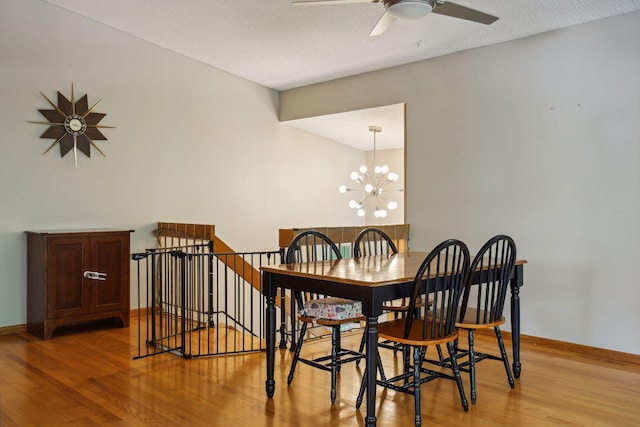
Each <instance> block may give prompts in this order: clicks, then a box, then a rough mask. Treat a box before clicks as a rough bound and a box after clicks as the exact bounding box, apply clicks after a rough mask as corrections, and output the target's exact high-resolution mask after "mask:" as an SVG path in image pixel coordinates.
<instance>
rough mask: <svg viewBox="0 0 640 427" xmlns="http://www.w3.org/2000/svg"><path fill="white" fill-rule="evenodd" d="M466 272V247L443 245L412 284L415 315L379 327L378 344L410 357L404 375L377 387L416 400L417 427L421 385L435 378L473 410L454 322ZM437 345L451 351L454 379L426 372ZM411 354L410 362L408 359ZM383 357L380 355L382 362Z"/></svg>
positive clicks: (458, 243)
mask: <svg viewBox="0 0 640 427" xmlns="http://www.w3.org/2000/svg"><path fill="white" fill-rule="evenodd" d="M468 268H469V250H468V249H467V246H466V245H465V244H464V243H463V242H461V241H459V240H447V241H445V242H442V243H441V244H439V245H438V246H436V247H435V248H434V249H433V250H432V251H431V252H430V253H429V254H428V255H427V257H426V258H425V259H424V261H423V262H422V264H421V265H420V268H419V269H418V272H417V274H416V276H415V279H414V280H413V289H412V294H411V299H410V301H409V311H408V313H411V315H408V316H407V317H406V318H404V319H394V320H390V321H386V322H382V323H380V324H379V325H378V338H379V339H385V340H390V341H393V342H397V343H400V344H402V345H403V347H404V350H405V351H404V353H405V355H406V356H407V357H406V358H405V360H404V369H403V372H402V374H400V375H397V376H394V377H392V378H384V376H383V375H381V378H380V379H378V380H376V384H377V385H379V386H382V387H385V388H389V389H392V390H395V391H399V392H402V393H408V394H412V395H413V397H414V407H415V425H416V426H420V425H421V424H422V417H421V412H420V385H421V384H423V383H426V382H428V381H431V380H433V379H436V378H447V379H452V380H455V381H456V384H457V386H458V392H459V394H460V401H461V403H462V407H463V408H464V410H465V411H467V410H468V409H469V405H468V402H467V398H466V395H465V392H464V387H463V385H462V378H461V376H460V369H459V368H458V364H457V361H456V352H455V348H454V345H453V344H454V342H455V341H456V339H457V338H458V330H457V329H456V327H455V320H456V314H457V311H458V305H459V301H460V297H461V295H462V291H463V289H464V280H465V276H466V274H467V270H468ZM426 293H430V296H431V299H432V303H431V304H430V305H429V306H425V307H424V311H425V313H424V315H422V316H419V317H417V316H416V315H415V312H416V304H417V302H418V300H419V299H420V298H421V297H422V296H423V295H425V294H426ZM439 344H446V345H447V349H448V351H449V360H450V365H451V375H449V374H447V373H445V372H443V371H441V370H439V371H434V370H429V369H425V368H424V367H423V366H422V364H423V360H424V358H425V354H426V351H427V347H428V346H430V345H439ZM411 354H412V358H411V357H409V355H411ZM379 356H380V355H379V354H378V358H379ZM412 362H413V363H412ZM381 374H383V373H382V372H381ZM366 377H367V374H366V372H365V375H364V377H363V381H362V384H361V386H360V393H359V395H358V398H357V400H356V407H360V405H361V404H362V400H363V395H364V391H365V388H366V381H365V379H366Z"/></svg>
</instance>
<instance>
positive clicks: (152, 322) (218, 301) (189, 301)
mask: <svg viewBox="0 0 640 427" xmlns="http://www.w3.org/2000/svg"><path fill="white" fill-rule="evenodd" d="M131 259H132V260H133V261H134V262H135V265H136V268H135V273H137V294H138V301H137V302H138V305H137V306H138V307H139V308H138V331H139V332H138V345H137V355H136V356H134V358H136V359H137V358H141V357H147V356H151V355H154V354H159V353H166V352H170V353H173V354H177V355H180V356H182V357H185V358H193V357H205V356H220V355H230V354H242V353H249V352H255V351H261V350H264V349H265V347H266V346H265V336H264V329H265V325H264V320H263V319H264V316H263V314H264V307H265V298H264V296H263V294H262V292H261V288H260V286H261V285H260V283H261V281H260V277H259V275H260V272H259V271H260V267H262V266H264V265H273V264H280V263H281V262H282V255H281V251H264V252H245V253H238V252H233V253H214V252H213V244H212V242H210V241H209V242H205V243H202V244H192V245H185V246H180V247H174V248H163V249H148V250H146V251H145V252H141V253H134V254H132V255H131Z"/></svg>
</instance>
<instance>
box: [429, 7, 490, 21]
mask: <svg viewBox="0 0 640 427" xmlns="http://www.w3.org/2000/svg"><path fill="white" fill-rule="evenodd" d="M431 13H437V14H440V15H446V16H451V17H453V18H460V19H465V20H467V21H473V22H478V23H480V24H485V25H491V24H493V23H494V22H496V21H497V20H498V17H497V16H493V15H489V14H488V13H484V12H480V11H478V10H475V9H469V8H468V7H465V6H460V5H459V4H455V3H451V2H446V3H437V4H436V7H434V8H433V10H432V11H431Z"/></svg>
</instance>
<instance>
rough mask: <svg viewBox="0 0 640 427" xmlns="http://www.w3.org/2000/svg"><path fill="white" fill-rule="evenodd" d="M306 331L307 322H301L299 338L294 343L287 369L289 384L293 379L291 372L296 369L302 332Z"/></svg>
mask: <svg viewBox="0 0 640 427" xmlns="http://www.w3.org/2000/svg"><path fill="white" fill-rule="evenodd" d="M306 332H307V324H306V323H303V324H302V328H301V329H300V339H299V340H298V342H297V343H296V350H295V352H294V353H293V360H292V361H291V369H290V370H289V377H288V378H287V385H291V382H292V381H293V374H294V373H295V371H296V365H297V364H298V358H299V357H300V349H301V348H302V341H303V340H302V338H303V337H304V334H305V333H306Z"/></svg>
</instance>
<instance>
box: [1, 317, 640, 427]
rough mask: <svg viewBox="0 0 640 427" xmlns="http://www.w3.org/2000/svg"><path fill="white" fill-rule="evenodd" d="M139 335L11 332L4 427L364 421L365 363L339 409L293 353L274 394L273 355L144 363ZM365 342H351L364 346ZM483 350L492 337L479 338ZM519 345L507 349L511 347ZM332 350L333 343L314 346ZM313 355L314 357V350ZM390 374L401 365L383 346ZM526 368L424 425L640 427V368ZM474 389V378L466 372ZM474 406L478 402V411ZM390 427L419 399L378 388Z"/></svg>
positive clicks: (526, 364)
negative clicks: (269, 386)
mask: <svg viewBox="0 0 640 427" xmlns="http://www.w3.org/2000/svg"><path fill="white" fill-rule="evenodd" d="M133 320H134V319H132V322H131V324H132V327H131V328H129V329H119V328H107V327H96V326H95V325H94V326H93V327H90V328H87V327H84V328H77V329H76V330H75V331H72V332H73V333H69V332H71V331H68V332H64V331H63V333H62V334H57V335H56V336H55V337H54V338H53V339H52V340H49V341H41V340H39V339H37V338H35V337H32V336H31V335H28V334H14V335H4V336H0V425H2V426H3V427H13V426H20V427H26V426H38V427H40V426H66V425H74V426H103V425H115V426H147V425H148V426H250V427H261V426H274V427H277V426H312V427H315V426H361V425H364V423H363V418H364V416H365V413H366V409H365V407H364V405H363V407H362V408H361V409H360V410H356V409H355V406H354V405H355V399H356V394H357V391H358V387H359V385H360V379H361V376H362V368H356V367H355V365H354V364H350V365H345V366H344V367H343V369H342V373H341V374H340V379H339V383H338V399H337V401H336V404H335V405H334V406H331V403H330V399H329V389H330V384H329V382H330V378H329V373H327V372H323V371H320V370H318V369H314V368H311V367H309V366H306V365H300V366H299V367H298V370H297V372H296V377H295V379H294V382H293V384H292V385H291V386H290V387H287V385H286V377H287V374H288V369H289V363H290V360H291V353H290V352H289V351H286V350H278V351H277V353H276V374H275V379H276V392H275V396H274V398H273V399H267V398H266V395H265V391H264V388H265V387H264V381H265V376H266V374H265V369H266V368H265V355H264V354H263V353H256V354H250V355H242V356H229V357H217V358H206V359H191V360H187V359H182V358H180V357H177V356H174V355H170V354H162V355H157V356H153V357H149V358H144V359H138V360H133V359H132V356H133V355H134V354H136V353H137V348H136V346H137V329H136V322H135V321H133ZM359 339H360V335H359V334H356V333H352V334H351V335H350V336H349V337H348V338H347V339H346V340H345V343H346V344H349V345H351V346H353V347H357V345H358V343H359ZM476 341H477V347H478V349H479V350H487V349H489V348H493V340H489V339H488V337H487V336H483V335H480V334H479V335H478V336H477V340H476ZM509 344H510V342H509V343H508V345H509ZM306 348H307V351H308V352H312V353H314V352H320V351H326V350H327V349H328V348H329V343H328V342H326V341H324V342H323V341H320V342H316V343H313V344H309V345H307V347H306ZM303 351H304V350H303ZM382 355H383V356H382V357H383V359H384V363H385V367H386V369H387V370H388V371H389V372H388V373H390V372H391V371H392V370H393V369H394V368H393V367H394V366H395V361H394V357H393V355H392V353H391V352H390V351H385V350H383V353H382ZM522 363H523V373H522V376H521V378H520V379H519V380H516V387H515V389H514V390H511V389H510V388H509V386H508V384H507V380H506V377H505V375H504V371H503V368H502V366H501V364H500V362H494V361H484V362H482V363H480V364H479V365H478V373H477V375H478V401H477V403H476V404H475V405H474V406H472V407H471V408H470V410H469V412H464V411H463V410H462V408H461V406H460V401H459V397H458V394H457V391H456V388H455V384H454V383H453V382H452V381H448V380H435V381H433V382H430V383H428V384H425V385H424V386H423V388H422V390H423V393H422V394H423V401H422V415H423V425H425V426H449V425H456V426H536V427H538V426H638V425H640V405H639V404H640V365H638V364H624V363H615V362H608V361H604V360H599V359H596V358H592V357H588V356H584V355H581V354H577V353H575V352H571V351H567V350H566V349H554V348H549V347H547V346H541V345H536V344H535V343H533V342H531V341H525V342H524V343H523V346H522ZM464 383H465V387H466V389H467V393H468V378H467V377H466V375H465V377H464ZM470 406H471V405H470ZM377 416H378V425H379V426H411V425H413V402H412V397H411V396H406V395H402V394H399V393H395V392H392V391H387V392H383V391H382V390H381V389H380V388H379V389H378V402H377Z"/></svg>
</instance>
